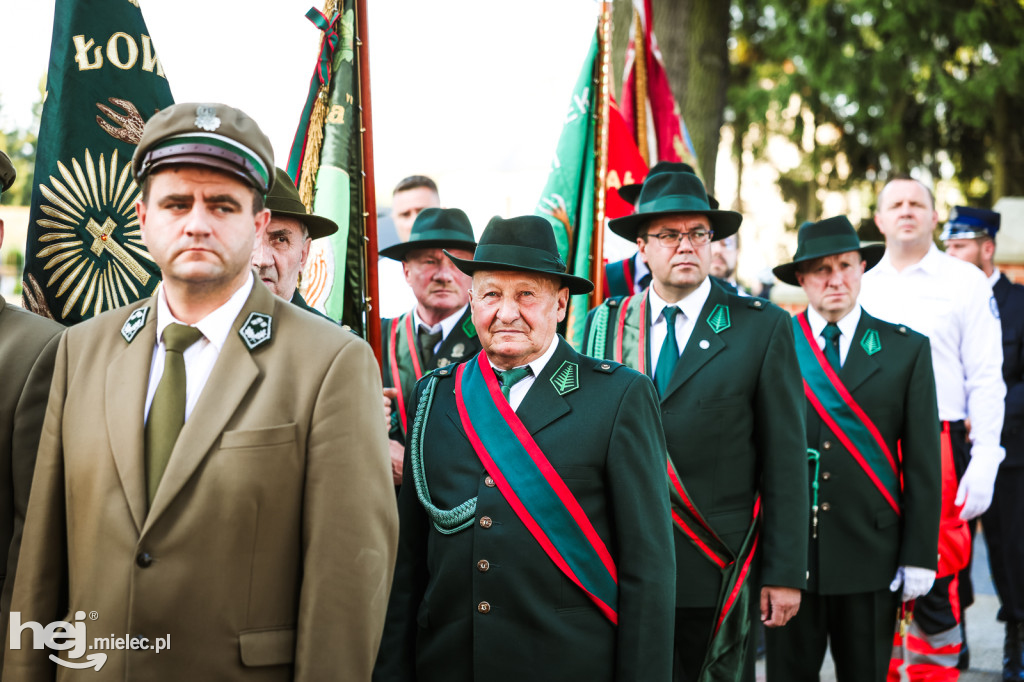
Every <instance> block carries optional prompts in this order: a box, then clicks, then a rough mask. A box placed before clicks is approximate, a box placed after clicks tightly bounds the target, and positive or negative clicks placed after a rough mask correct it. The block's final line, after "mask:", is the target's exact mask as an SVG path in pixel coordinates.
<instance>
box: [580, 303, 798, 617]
mask: <svg viewBox="0 0 1024 682" xmlns="http://www.w3.org/2000/svg"><path fill="white" fill-rule="evenodd" d="M643 295H645V296H646V295H647V294H646V292H645V293H644V294H643ZM619 304H620V302H619V301H617V300H616V299H609V300H608V301H606V302H605V303H604V304H602V305H604V306H610V307H611V311H610V313H611V314H610V315H609V322H608V324H607V333H606V339H605V341H606V342H605V346H604V351H605V352H604V353H603V355H604V357H607V358H611V357H613V352H614V348H615V337H616V333H617V324H616V319H617V315H618V312H619V309H618V306H619ZM717 306H723V307H724V308H726V309H728V322H727V325H726V326H725V327H724V328H723V326H722V322H723V321H724V318H722V317H721V315H719V318H718V319H717V322H718V324H716V327H717V328H718V332H715V331H714V329H712V327H711V325H710V324H709V323H708V318H709V317H711V315H712V312H713V311H715V310H716V307H717ZM648 310H649V309H648ZM717 310H718V312H719V313H721V310H722V309H721V308H719V309H717ZM594 312H596V310H595V311H593V312H591V315H590V318H589V320H588V325H587V336H586V342H585V344H584V347H589V345H590V336H591V334H593V333H595V317H594ZM648 315H649V313H648ZM645 324H647V325H648V327H647V328H648V330H649V329H650V320H647V321H646V322H645ZM633 336H634V337H635V333H634V334H633ZM645 336H646V338H647V343H648V345H649V343H650V334H649V333H648V334H646V335H645ZM599 351H600V349H597V350H596V351H595V353H596V354H599ZM645 353H646V357H647V358H648V361H647V362H645V367H646V368H647V371H648V372H651V371H652V370H651V367H650V364H651V363H650V361H649V358H650V348H647V349H646V350H645ZM803 402H804V399H803V389H802V387H801V385H800V369H799V366H798V365H797V361H796V353H795V350H794V347H793V330H792V323H791V322H790V317H789V315H787V314H786V313H785V311H783V310H782V309H780V308H778V307H776V306H774V305H772V304H771V303H768V302H767V301H765V300H763V299H760V298H749V297H747V298H744V297H740V296H737V295H735V294H730V293H728V292H726V291H725V290H724V289H722V288H720V287H717V286H712V287H711V292H710V293H709V294H708V300H707V303H706V304H705V305H704V309H703V310H702V311H701V314H700V317H699V318H698V319H697V320H696V322H695V325H694V329H693V333H692V334H691V336H690V339H689V341H688V342H687V345H686V347H685V348H684V349H683V354H682V356H681V357H680V359H679V364H678V365H676V368H675V373H674V374H673V377H672V381H671V383H670V384H669V386H668V389H667V390H666V392H665V395H663V396H662V397H661V416H662V421H663V422H664V425H665V440H666V441H667V443H668V451H669V454H670V455H671V457H672V461H673V463H674V464H675V467H676V469H677V470H678V472H679V475H680V477H681V478H682V481H683V485H685V486H686V489H687V491H688V492H689V493H690V496H691V497H692V498H693V501H694V504H696V506H697V509H698V510H700V512H701V513H702V514H703V516H704V518H705V519H706V520H707V521H708V523H709V524H710V525H711V527H712V529H713V530H714V531H715V532H716V533H717V534H718V536H719V537H720V538H721V539H722V540H723V541H724V542H725V543H726V544H727V545H728V546H729V547H730V548H731V549H732V550H733V552H738V551H739V549H740V546H741V545H742V543H743V538H744V535H745V534H746V532H747V529H748V528H749V526H750V521H751V515H752V513H753V504H754V499H755V498H756V496H757V494H758V493H760V494H761V499H762V507H763V521H762V525H761V537H760V541H759V543H758V550H757V552H758V559H757V562H756V563H755V565H756V566H757V567H758V568H759V573H758V574H755V576H754V577H755V581H756V582H754V583H753V584H754V585H755V586H756V585H773V586H781V587H793V588H798V589H803V588H804V587H805V585H806V578H807V566H806V559H805V558H806V556H807V533H806V532H805V531H804V529H806V528H807V523H808V517H809V503H808V501H807V465H806V453H805V450H806V446H805V443H804V438H803V436H802V434H803V433H804V429H805V424H804V410H803ZM674 535H675V546H676V571H677V575H678V581H677V583H676V605H677V606H680V607H713V606H715V605H716V602H717V600H718V593H719V588H720V584H721V573H720V571H719V569H718V568H717V567H716V566H715V565H714V564H712V563H711V562H710V561H708V559H707V558H706V557H705V556H704V555H702V554H701V553H700V552H699V551H698V550H697V549H696V548H695V547H694V546H693V545H692V544H691V542H690V541H689V540H688V539H687V538H686V537H685V536H684V535H683V534H682V533H680V532H676V533H675V534H674ZM758 576H759V578H758Z"/></svg>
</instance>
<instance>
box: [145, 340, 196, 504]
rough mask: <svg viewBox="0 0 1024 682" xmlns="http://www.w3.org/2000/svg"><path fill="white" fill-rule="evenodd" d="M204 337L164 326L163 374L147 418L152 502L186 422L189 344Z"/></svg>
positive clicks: (149, 487) (147, 451)
mask: <svg viewBox="0 0 1024 682" xmlns="http://www.w3.org/2000/svg"><path fill="white" fill-rule="evenodd" d="M201 338H203V333H202V332H201V331H199V330H198V329H196V328H195V327H186V326H185V325H183V324H173V323H172V324H169V325H167V327H166V328H165V329H164V346H166V349H167V352H166V353H165V355H164V373H163V376H162V377H160V383H159V384H157V387H156V393H154V394H153V402H152V403H150V406H149V418H148V419H146V492H147V493H148V495H149V502H150V504H152V503H153V498H154V497H156V489H157V487H158V486H159V485H160V479H161V478H162V477H163V475H164V469H166V468H167V461H168V460H169V459H170V458H171V451H172V450H174V443H175V441H177V440H178V434H179V433H180V432H181V427H182V426H184V425H185V358H184V356H183V355H182V354H183V353H184V352H185V349H187V348H188V347H189V346H191V345H192V344H193V343H195V342H196V341H198V340H199V339H201Z"/></svg>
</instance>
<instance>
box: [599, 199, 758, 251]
mask: <svg viewBox="0 0 1024 682" xmlns="http://www.w3.org/2000/svg"><path fill="white" fill-rule="evenodd" d="M662 203H666V204H668V203H670V202H662ZM671 203H677V202H671ZM677 206H678V207H676V206H671V207H667V208H666V210H654V211H644V212H643V213H634V214H633V215H628V216H624V217H622V218H616V219H615V220H611V221H609V222H608V227H609V228H611V231H612V232H614V233H615V234H617V235H619V236H620V237H622V238H623V239H626V240H628V241H631V242H633V241H636V237H637V233H638V232H639V231H640V228H641V227H642V226H643V225H645V224H647V223H648V222H649V221H651V220H652V219H654V218H662V217H666V216H672V215H679V214H680V213H698V214H700V215H704V216H707V218H708V221H709V222H710V223H711V230H712V232H714V236H712V238H711V241H715V242H717V241H719V240H721V239H725V238H726V237H731V236H732V235H734V234H736V233H737V232H738V231H739V229H740V223H741V222H743V216H742V215H740V214H739V213H737V212H736V211H720V210H715V209H710V210H709V209H707V208H703V207H700V206H689V205H687V204H686V203H677Z"/></svg>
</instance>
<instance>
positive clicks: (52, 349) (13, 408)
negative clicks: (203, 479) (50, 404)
mask: <svg viewBox="0 0 1024 682" xmlns="http://www.w3.org/2000/svg"><path fill="white" fill-rule="evenodd" d="M63 331H64V327H63V326H61V325H60V324H58V323H56V322H54V321H53V320H48V319H46V318H44V317H40V316H39V315H33V314H32V313H30V312H28V311H27V310H22V309H21V308H14V307H10V306H8V305H7V302H6V301H4V299H3V297H2V296H0V501H2V503H0V552H2V554H0V591H2V592H3V597H2V601H0V635H3V633H5V632H7V622H8V620H9V619H8V617H7V614H8V607H9V606H10V600H11V595H10V590H11V587H12V584H13V582H14V569H15V567H16V566H17V565H18V549H19V547H20V545H21V530H22V527H23V525H24V523H25V508H26V507H27V506H28V492H29V488H30V487H31V486H32V470H33V469H34V467H35V462H36V450H37V449H38V447H39V432H40V430H41V429H42V428H43V417H44V416H45V415H46V400H47V398H49V395H50V379H51V377H52V376H53V361H54V358H55V357H56V355H57V342H58V341H59V340H60V334H61V332H63ZM0 641H6V639H3V640H0ZM0 658H2V654H0Z"/></svg>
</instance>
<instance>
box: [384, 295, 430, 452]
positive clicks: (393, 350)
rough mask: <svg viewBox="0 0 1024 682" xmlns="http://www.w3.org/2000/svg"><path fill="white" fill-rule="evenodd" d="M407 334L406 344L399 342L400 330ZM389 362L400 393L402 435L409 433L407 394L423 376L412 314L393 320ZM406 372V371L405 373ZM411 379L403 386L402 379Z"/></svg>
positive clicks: (392, 383)
mask: <svg viewBox="0 0 1024 682" xmlns="http://www.w3.org/2000/svg"><path fill="white" fill-rule="evenodd" d="M399 327H402V328H403V331H404V332H405V334H404V336H405V343H401V344H400V343H399V342H398V328H399ZM388 361H389V364H390V365H391V366H390V368H389V369H390V370H391V385H392V386H394V387H395V389H396V390H397V391H398V416H399V418H400V422H401V426H402V435H405V434H406V433H408V431H409V427H408V416H407V415H406V414H405V393H406V391H407V390H408V391H412V387H413V386H415V385H416V382H417V381H419V380H420V378H421V377H422V376H423V370H422V368H421V366H420V354H419V350H417V348H416V335H415V334H414V333H413V328H412V313H411V312H408V313H406V314H405V315H402V316H401V317H399V318H396V319H393V320H391V333H390V334H388ZM403 370H404V371H403ZM403 376H406V377H411V378H412V381H411V382H408V385H407V386H403V385H402V377H403Z"/></svg>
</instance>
